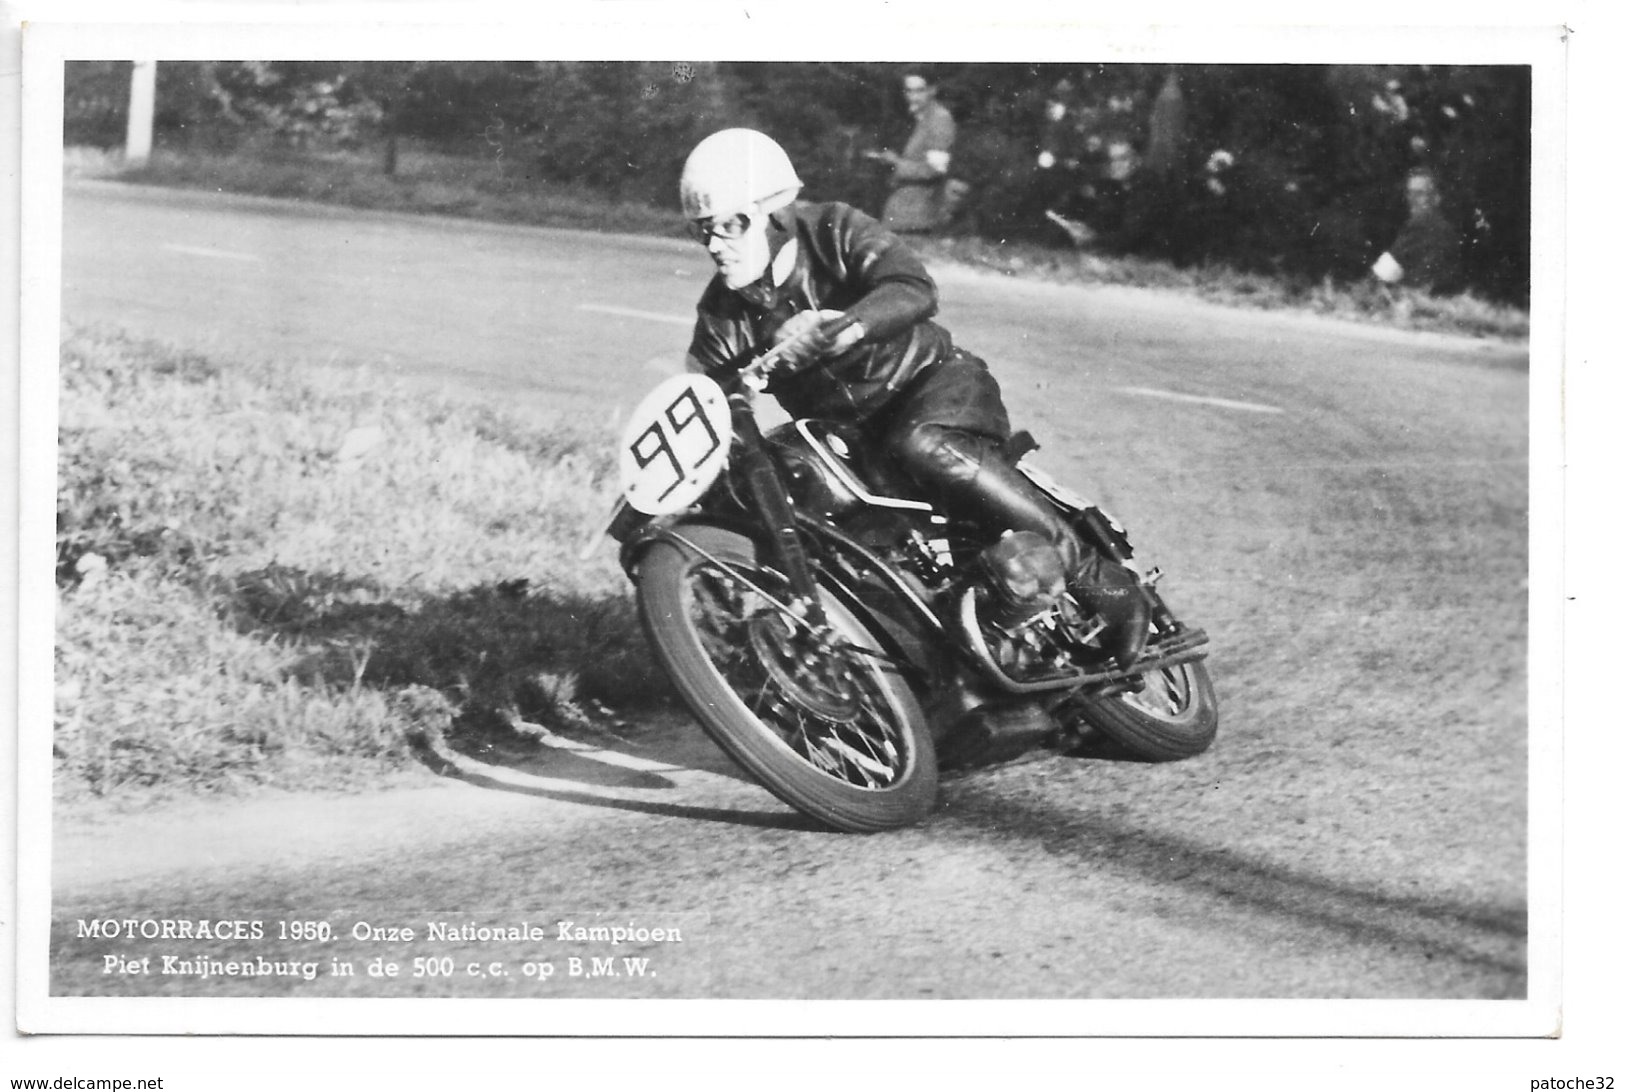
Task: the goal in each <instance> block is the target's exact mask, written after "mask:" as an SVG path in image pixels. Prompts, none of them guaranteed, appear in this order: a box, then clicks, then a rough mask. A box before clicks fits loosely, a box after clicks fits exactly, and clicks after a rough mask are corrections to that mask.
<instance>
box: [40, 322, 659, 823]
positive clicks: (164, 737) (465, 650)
mask: <svg viewBox="0 0 1625 1092" xmlns="http://www.w3.org/2000/svg"><path fill="white" fill-rule="evenodd" d="M612 470H613V468H612V465H611V460H610V452H609V445H608V444H607V443H606V442H605V441H604V440H603V438H601V437H596V436H589V435H585V434H583V433H580V432H578V431H574V430H573V429H572V428H571V427H569V426H568V425H566V424H563V423H558V424H548V423H543V424H537V423H534V422H527V421H522V420H520V419H518V418H514V417H510V416H505V415H504V414H502V413H500V412H497V411H494V410H492V409H490V408H488V407H485V406H481V405H477V404H464V403H459V402H454V401H451V400H447V399H435V398H426V397H425V396H424V395H423V393H422V392H421V391H420V390H416V389H414V390H413V391H412V392H411V393H410V394H408V392H407V391H405V390H404V389H395V388H391V387H390V386H388V385H387V384H385V383H384V382H382V381H381V380H380V379H379V378H378V377H376V376H374V375H371V374H370V373H368V372H366V371H364V370H345V369H340V368H319V367H314V366H312V367H309V368H291V367H290V366H288V365H287V364H281V365H278V366H277V367H275V368H272V367H270V366H268V365H258V364H253V363H247V362H241V361H228V360H220V359H211V358H207V357H202V356H198V355H196V354H193V353H188V352H183V351H179V350H177V349H174V348H172V347H169V346H166V345H161V344H155V343H149V342H138V341H133V340H131V339H129V338H127V337H125V336H123V335H121V334H118V333H112V332H108V331H101V330H94V329H70V330H69V332H68V334H67V336H66V338H65V340H64V344H63V349H62V403H61V416H60V432H59V446H58V494H57V496H58V502H57V503H58V508H57V568H56V578H57V589H58V603H57V633H56V638H57V643H56V723H55V737H54V742H55V756H56V769H57V777H56V784H57V788H58V795H59V798H72V797H75V796H85V795H110V794H119V793H125V792H128V791H130V790H134V789H139V788H141V787H146V788H149V789H151V788H159V789H165V790H171V789H176V788H181V787H190V788H192V789H196V790H202V791H218V790H226V789H230V788H232V787H233V786H238V785H250V784H262V783H276V784H281V785H285V786H288V787H299V788H304V787H316V786H337V785H342V784H345V783H346V782H349V781H351V780H353V779H354V778H355V777H357V776H367V777H369V782H368V783H371V779H372V778H375V777H376V776H377V773H378V771H379V770H380V769H387V768H389V767H392V766H393V767H399V766H402V765H404V764H406V763H407V762H408V761H409V758H410V753H411V750H410V744H411V740H412V738H413V736H414V734H418V733H425V732H440V733H444V734H445V735H447V737H448V738H451V739H456V738H473V737H474V736H477V735H479V734H480V733H489V732H492V731H499V730H507V729H508V728H509V726H511V725H512V724H513V723H514V722H515V721H516V720H520V719H523V720H527V721H534V722H541V723H552V724H554V725H559V724H560V723H561V721H563V722H566V723H570V724H575V725H588V726H599V727H606V726H609V725H612V724H614V723H615V722H616V717H617V710H620V709H630V708H637V707H640V706H647V705H650V704H664V703H665V702H666V701H668V700H669V694H668V692H667V690H666V687H665V683H664V680H663V679H662V678H661V677H660V676H659V675H658V672H656V671H655V670H654V669H651V668H650V667H649V666H648V657H647V654H646V650H645V649H644V646H643V639H642V635H641V633H640V631H639V628H638V626H637V623H636V617H635V611H634V608H633V605H632V602H631V598H630V595H629V588H628V585H627V583H626V581H625V578H624V577H623V576H622V574H621V573H620V570H619V567H618V565H617V564H616V562H615V558H614V556H613V550H609V549H605V550H601V551H600V552H599V553H598V554H597V555H596V556H595V557H594V558H593V559H592V560H591V561H589V562H586V563H583V562H580V561H578V560H577V558H576V555H577V553H578V552H579V550H580V547H581V545H582V544H583V542H584V540H585V539H586V537H587V535H588V534H589V533H590V532H591V531H592V530H594V529H595V528H596V526H597V525H598V523H599V522H601V520H602V518H603V516H604V515H605V514H606V513H607V511H608V507H609V504H610V501H611V499H612V497H613V493H614V484H613V478H614V476H613V472H612ZM611 702H613V704H614V706H615V709H610V708H609V703H611ZM350 760H361V761H359V762H352V761H350Z"/></svg>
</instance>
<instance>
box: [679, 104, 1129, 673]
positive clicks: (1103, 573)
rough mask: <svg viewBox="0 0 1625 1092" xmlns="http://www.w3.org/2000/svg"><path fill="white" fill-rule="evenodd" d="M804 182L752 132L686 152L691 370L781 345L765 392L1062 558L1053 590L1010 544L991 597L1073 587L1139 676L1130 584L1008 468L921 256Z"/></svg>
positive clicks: (969, 362) (984, 520)
mask: <svg viewBox="0 0 1625 1092" xmlns="http://www.w3.org/2000/svg"><path fill="white" fill-rule="evenodd" d="M801 185H802V183H801V180H800V178H799V176H798V175H797V174H796V171H795V168H794V166H793V165H792V164H791V162H790V159H789V157H788V156H787V155H786V154H785V152H784V150H783V149H782V148H781V147H780V146H779V145H778V144H777V143H776V142H775V141H773V140H772V139H771V138H770V137H768V136H766V135H765V134H762V133H760V132H756V131H755V130H751V129H726V130H722V131H721V132H717V133H714V134H712V135H711V136H709V137H707V138H705V139H704V140H702V141H701V142H700V143H699V144H698V145H697V146H696V147H695V148H694V150H693V151H692V152H691V153H690V155H689V157H688V160H687V162H686V163H685V165H684V168H683V173H682V178H681V182H680V186H679V189H680V195H681V199H682V205H683V214H684V216H685V217H686V218H687V220H688V222H689V228H690V231H691V233H692V234H693V236H694V237H695V239H696V240H698V241H699V242H700V243H701V244H702V245H703V246H705V248H706V250H707V252H708V253H709V254H710V256H711V259H712V261H713V263H714V264H715V265H716V269H717V273H716V276H715V277H714V278H713V279H712V281H711V282H710V284H709V285H708V286H707V287H706V289H705V291H704V293H703V295H702V296H701V298H700V301H699V304H698V307H697V318H696V322H695V327H694V335H693V340H692V342H691V343H690V345H689V349H688V366H689V368H690V370H692V371H700V372H705V373H707V374H716V375H718V376H719V377H720V376H723V375H725V374H726V373H728V372H730V371H732V370H734V369H736V368H737V367H738V366H739V365H740V364H741V363H743V362H744V361H746V360H748V359H749V358H751V357H752V356H755V355H757V354H759V353H761V352H763V351H765V350H766V349H767V348H768V347H769V346H772V345H785V348H786V352H785V354H784V358H783V361H782V364H783V367H784V372H783V373H781V374H776V375H774V376H773V377H772V382H771V385H770V386H769V391H770V392H771V393H772V394H773V395H774V396H775V397H776V398H777V399H778V400H779V402H780V404H781V405H783V407H784V408H785V410H786V411H787V412H789V413H790V414H791V415H793V416H796V417H818V418H824V419H829V420H835V421H841V422H845V423H849V424H851V425H854V426H856V427H857V428H859V429H860V430H861V433H862V435H863V438H864V442H865V443H867V444H870V445H872V447H873V448H874V449H875V450H879V451H882V452H884V453H886V454H887V455H889V456H890V457H891V458H892V459H893V460H894V461H895V462H896V463H897V464H898V465H899V466H900V467H901V468H902V469H903V470H904V472H906V473H907V474H908V475H909V476H910V477H911V478H912V479H913V480H914V481H915V482H916V483H917V484H918V485H920V486H921V487H922V488H924V489H925V490H926V491H927V492H929V493H931V494H933V495H934V496H935V497H936V498H937V499H938V500H939V501H940V502H941V503H942V504H943V505H944V506H945V507H947V508H949V509H950V510H952V511H955V512H958V513H959V514H961V515H963V516H965V517H967V518H970V519H973V520H975V521H976V522H978V523H979V524H981V525H983V526H985V527H987V528H989V529H990V530H1013V531H1017V532H1027V533H1029V535H1030V536H1031V535H1036V536H1038V539H1041V540H1042V542H1043V543H1048V544H1049V546H1051V547H1053V549H1054V551H1056V553H1057V554H1058V555H1059V556H1058V560H1059V566H1058V567H1059V570H1060V572H1059V573H1058V574H1056V576H1055V578H1054V579H1053V580H1050V579H1048V578H1047V577H1046V566H1045V565H1044V563H1043V559H1042V558H1040V559H1037V561H1036V562H1035V559H1034V558H1033V557H1032V551H1031V550H1023V549H1020V548H1012V546H1015V547H1019V543H1017V544H1007V546H1006V548H1004V549H1002V550H1000V551H997V552H995V553H992V554H990V558H989V563H988V565H987V567H988V569H989V575H990V577H991V579H992V583H993V584H994V586H995V591H997V592H999V593H1000V594H1001V596H1002V597H1003V598H1004V599H1005V600H1006V601H1007V602H1009V603H1013V604H1015V605H1016V607H1017V611H1016V613H1017V614H1019V608H1020V605H1021V604H1022V603H1023V602H1024V601H1026V602H1035V603H1036V602H1038V601H1040V600H1042V599H1043V598H1044V597H1046V596H1047V597H1048V598H1050V599H1051V600H1053V598H1054V596H1055V595H1058V594H1059V591H1060V587H1059V586H1058V585H1059V581H1060V580H1061V579H1064V580H1065V583H1066V585H1067V586H1069V587H1070V588H1071V590H1072V592H1073V594H1074V596H1075V597H1076V598H1077V599H1078V601H1079V603H1080V604H1081V605H1082V606H1084V607H1085V608H1086V609H1088V610H1090V611H1092V612H1094V613H1096V614H1099V615H1100V616H1101V618H1102V619H1103V620H1104V621H1105V622H1106V623H1107V630H1106V633H1105V635H1104V638H1103V647H1104V648H1105V650H1106V651H1107V652H1108V653H1110V654H1111V655H1112V656H1114V657H1115V658H1116V659H1117V661H1118V663H1119V664H1120V665H1121V666H1123V667H1127V666H1128V665H1130V664H1131V663H1133V662H1134V660H1135V659H1137V658H1138V656H1139V655H1140V653H1141V651H1142V650H1143V648H1144V644H1145V640H1146V636H1147V633H1148V628H1149V626H1148V623H1149V619H1148V608H1147V605H1146V603H1145V600H1144V598H1143V596H1141V595H1140V594H1139V593H1138V591H1137V590H1136V584H1137V581H1136V579H1135V577H1134V575H1133V574H1132V573H1131V572H1129V571H1128V570H1127V569H1126V568H1124V567H1123V566H1122V565H1119V564H1117V563H1116V562H1113V561H1111V560H1109V559H1107V558H1104V557H1102V556H1100V555H1099V554H1098V553H1096V552H1095V551H1094V550H1092V549H1090V548H1088V547H1087V546H1085V545H1084V543H1083V542H1082V540H1081V539H1080V538H1079V537H1078V535H1077V533H1076V532H1075V531H1074V530H1073V529H1072V528H1071V527H1070V526H1069V525H1068V524H1067V522H1066V521H1065V519H1063V518H1062V517H1061V516H1060V514H1059V513H1058V512H1057V511H1056V510H1055V509H1054V508H1053V506H1051V504H1050V503H1049V501H1048V499H1047V498H1046V497H1045V496H1044V494H1043V493H1042V492H1041V491H1040V490H1039V489H1038V488H1037V487H1036V486H1035V485H1033V484H1032V482H1031V481H1029V480H1028V479H1027V477H1026V476H1025V475H1024V474H1022V473H1021V472H1020V471H1019V470H1017V469H1016V467H1015V466H1014V464H1013V463H1012V462H1011V460H1010V458H1009V457H1008V456H1007V454H1006V449H1007V445H1008V443H1009V441H1010V439H1011V428H1010V420H1009V415H1008V412H1007V411H1006V409H1005V406H1004V401H1003V398H1002V396H1001V393H1000V390H999V385H998V382H997V380H995V379H994V377H993V375H992V374H991V372H990V371H989V370H988V367H987V365H986V363H985V362H984V361H982V360H981V359H980V358H978V357H976V356H974V355H972V354H971V353H968V352H966V351H965V350H963V349H961V348H959V347H957V346H955V345H954V343H953V339H952V337H951V335H950V334H949V333H948V331H947V330H946V329H944V328H943V327H941V326H940V325H938V324H937V323H935V322H933V321H932V318H933V316H934V315H935V314H936V312H937V290H936V284H935V282H934V281H933V280H932V279H931V276H930V275H929V274H928V273H927V272H926V269H925V267H924V265H923V264H922V263H921V261H920V259H919V258H918V257H917V256H916V255H915V254H914V253H913V252H912V251H911V250H910V249H909V248H908V246H907V245H906V244H905V243H904V242H903V241H902V240H901V239H900V238H899V237H898V236H897V235H895V234H893V233H892V232H890V231H888V230H886V229H885V228H884V227H883V226H882V225H881V224H880V223H879V222H878V221H876V220H875V219H874V218H873V217H870V216H868V215H867V214H865V213H863V212H861V211H860V210H858V209H856V208H853V207H852V206H850V205H847V204H844V203H841V202H826V203H808V202H800V201H798V200H797V197H798V195H799V193H800V190H801ZM786 343H788V344H786ZM1052 556H1053V555H1052ZM1046 585H1048V586H1046Z"/></svg>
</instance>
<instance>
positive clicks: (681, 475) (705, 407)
mask: <svg viewBox="0 0 1625 1092" xmlns="http://www.w3.org/2000/svg"><path fill="white" fill-rule="evenodd" d="M732 437H733V422H732V418H731V417H730V416H729V413H728V398H727V396H726V395H725V394H723V393H722V388H721V387H719V386H717V384H716V381H715V380H713V379H711V378H709V377H707V376H703V375H674V376H672V377H671V378H670V379H668V380H666V381H665V382H663V383H661V384H660V385H659V386H658V387H656V388H655V389H654V390H652V391H650V392H649V393H648V395H647V396H646V397H645V398H644V399H643V401H642V402H639V403H638V408H637V409H635V410H633V411H632V416H631V418H630V419H629V420H628V421H627V425H626V431H625V432H623V433H622V434H621V489H622V491H623V492H624V493H625V494H626V503H628V504H630V505H631V506H632V507H633V508H636V509H637V510H638V511H639V512H642V513H644V514H645V515H649V516H664V515H668V514H670V513H672V512H680V511H682V510H683V509H684V508H687V507H688V506H689V505H691V504H693V503H694V502H695V501H697V500H699V499H700V497H702V496H704V495H705V491H706V490H707V489H709V488H711V483H712V482H714V481H716V478H717V475H718V474H720V473H721V472H722V468H723V467H724V466H726V465H727V462H728V443H729V441H730V440H731V439H732Z"/></svg>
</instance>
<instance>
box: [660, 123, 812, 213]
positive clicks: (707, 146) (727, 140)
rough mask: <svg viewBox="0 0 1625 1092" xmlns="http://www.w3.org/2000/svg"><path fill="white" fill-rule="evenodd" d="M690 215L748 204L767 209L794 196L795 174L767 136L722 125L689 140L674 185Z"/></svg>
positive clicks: (797, 181)
mask: <svg viewBox="0 0 1625 1092" xmlns="http://www.w3.org/2000/svg"><path fill="white" fill-rule="evenodd" d="M678 189H679V192H680V193H681V194H682V198H683V215H684V216H686V217H688V218H689V219H690V220H701V219H705V218H707V217H710V218H716V217H723V216H732V215H733V214H734V213H736V212H744V211H745V210H746V209H749V208H750V207H752V206H753V205H754V206H759V207H760V208H761V210H762V211H763V212H773V211H775V210H777V209H781V208H783V207H784V206H785V205H788V204H789V203H790V202H791V201H794V200H795V199H796V194H797V193H799V192H800V191H801V179H800V178H798V177H796V169H795V168H794V167H793V166H791V165H790V157H789V156H787V155H785V154H784V149H783V148H781V147H779V146H778V144H777V142H775V141H774V140H773V138H772V137H769V136H766V135H765V134H762V133H758V132H757V131H756V130H755V129H723V130H722V131H721V132H717V133H712V134H711V135H710V136H708V137H706V138H705V139H704V140H702V141H700V142H699V143H698V144H696V145H695V146H694V150H693V151H692V152H690V153H688V161H687V162H686V163H684V164H683V179H682V182H681V183H679V185H678Z"/></svg>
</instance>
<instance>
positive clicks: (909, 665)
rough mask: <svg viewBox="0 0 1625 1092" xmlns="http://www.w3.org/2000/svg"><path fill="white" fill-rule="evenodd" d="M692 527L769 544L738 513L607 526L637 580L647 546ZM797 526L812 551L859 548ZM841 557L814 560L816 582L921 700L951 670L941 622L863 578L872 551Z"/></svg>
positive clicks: (678, 539) (873, 561) (679, 540)
mask: <svg viewBox="0 0 1625 1092" xmlns="http://www.w3.org/2000/svg"><path fill="white" fill-rule="evenodd" d="M693 527H718V528H722V529H724V530H728V531H732V532H734V533H735V534H738V535H742V536H744V537H745V538H748V539H750V540H751V541H752V542H755V543H756V545H757V547H758V549H760V550H762V551H764V552H766V551H768V549H769V547H770V542H769V539H768V535H767V532H766V531H765V530H763V528H762V527H761V526H760V524H758V523H755V522H753V521H751V520H749V519H746V518H744V517H743V516H741V517H737V518H735V517H731V516H729V515H726V514H717V513H711V512H706V513H699V512H686V513H681V514H679V515H675V516H660V517H649V516H639V517H638V518H637V519H632V518H630V517H628V518H627V519H626V520H625V524H624V526H622V527H619V528H616V527H615V526H614V525H612V529H611V534H612V535H614V537H616V538H619V539H620V540H621V552H620V561H621V568H622V569H623V570H624V571H625V572H626V574H627V576H628V577H629V578H630V579H631V580H632V582H633V583H634V584H636V583H637V579H638V576H637V570H638V564H639V561H640V560H641V558H642V557H643V555H644V553H645V552H647V550H648V549H649V547H650V546H652V545H653V544H654V543H656V542H661V541H666V542H671V543H673V544H675V545H677V546H679V547H681V546H682V545H683V538H684V535H683V531H684V529H685V528H693ZM802 530H803V532H804V534H805V536H806V538H807V540H808V545H809V547H810V548H812V549H813V550H814V553H815V555H823V554H825V553H827V552H831V551H837V550H839V551H841V552H842V553H847V554H850V552H851V550H852V549H854V548H855V549H858V550H861V549H862V548H861V547H857V546H856V545H855V544H853V543H851V541H850V540H849V539H847V538H846V536H844V535H842V534H840V532H838V531H835V530H834V529H833V528H828V527H825V526H821V525H820V526H811V525H808V524H803V527H802ZM843 560H844V561H845V562H847V563H838V564H824V563H822V562H820V563H819V564H818V565H817V569H818V573H819V583H820V585H821V586H822V587H823V588H824V589H825V590H826V591H827V592H828V593H829V594H831V595H833V596H834V597H835V598H836V599H838V600H839V601H840V602H841V605H842V606H844V607H846V608H847V609H848V610H850V611H851V612H852V613H853V614H855V615H857V616H858V619H859V620H860V621H861V622H862V623H863V625H864V627H865V628H867V629H868V630H869V632H870V633H872V634H873V635H874V637H875V639H876V640H877V641H878V642H879V643H880V646H881V649H882V650H883V651H884V652H885V653H886V655H887V656H889V657H890V658H891V659H892V661H893V662H894V663H895V664H896V665H897V667H898V669H899V670H900V671H901V672H902V673H903V675H904V677H905V678H907V679H908V681H909V683H910V684H911V685H912V686H913V687H914V688H915V690H916V691H917V692H918V693H919V695H920V697H921V700H922V701H924V700H925V699H926V698H927V697H928V696H929V692H930V691H931V690H932V689H933V688H935V687H937V686H939V685H940V683H941V680H942V678H943V677H944V674H945V672H948V671H951V670H952V667H951V657H950V656H949V655H948V653H947V646H946V644H945V643H944V641H943V640H942V639H941V634H940V627H939V629H938V631H933V629H932V627H933V626H937V623H936V619H935V617H934V616H933V615H931V614H930V613H929V609H928V608H924V607H923V606H921V607H915V606H913V605H912V604H910V603H908V602H907V601H905V599H904V598H903V597H902V596H901V595H900V594H898V593H897V591H896V589H895V588H893V587H891V586H890V585H889V584H888V583H886V582H884V581H882V582H880V583H879V584H877V583H876V582H875V581H874V580H873V579H871V580H867V581H866V580H864V579H863V577H862V574H863V573H864V572H865V571H866V570H867V571H869V572H871V573H872V572H874V571H876V570H883V568H884V567H883V566H882V565H880V564H879V559H877V558H873V557H872V556H870V557H867V558H860V559H858V560H860V561H866V562H869V563H870V564H866V565H861V566H860V565H853V564H850V563H849V562H850V561H851V560H852V559H851V558H846V559H843Z"/></svg>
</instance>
